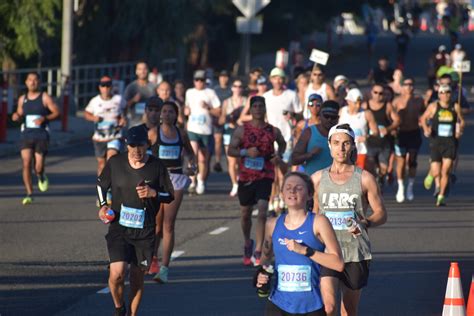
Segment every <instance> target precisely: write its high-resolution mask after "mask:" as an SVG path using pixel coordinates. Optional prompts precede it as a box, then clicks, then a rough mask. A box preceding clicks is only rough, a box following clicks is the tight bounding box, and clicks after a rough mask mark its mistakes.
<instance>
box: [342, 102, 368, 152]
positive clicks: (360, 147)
mask: <svg viewBox="0 0 474 316" xmlns="http://www.w3.org/2000/svg"><path fill="white" fill-rule="evenodd" d="M342 123H346V124H349V125H350V126H351V128H352V129H353V130H354V134H355V136H356V147H357V153H358V154H362V155H365V154H367V145H366V144H365V141H364V142H358V141H357V137H358V136H367V130H368V126H367V120H366V118H365V111H364V110H360V111H359V112H357V113H356V114H349V108H348V107H347V106H345V107H343V108H342V109H341V113H340V115H339V124H342Z"/></svg>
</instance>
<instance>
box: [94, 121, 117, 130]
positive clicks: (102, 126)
mask: <svg viewBox="0 0 474 316" xmlns="http://www.w3.org/2000/svg"><path fill="white" fill-rule="evenodd" d="M114 127H115V122H114V121H102V122H98V123H97V129H99V130H101V131H106V130H109V129H112V128H114Z"/></svg>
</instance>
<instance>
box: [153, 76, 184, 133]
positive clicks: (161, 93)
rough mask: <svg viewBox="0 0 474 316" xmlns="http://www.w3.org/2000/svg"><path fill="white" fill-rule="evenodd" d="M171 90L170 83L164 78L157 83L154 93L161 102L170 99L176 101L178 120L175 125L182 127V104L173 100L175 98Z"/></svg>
mask: <svg viewBox="0 0 474 316" xmlns="http://www.w3.org/2000/svg"><path fill="white" fill-rule="evenodd" d="M171 90H172V87H171V84H170V83H169V82H168V81H166V80H164V81H162V82H161V83H160V84H159V85H158V87H156V94H157V95H158V97H159V98H160V99H161V100H162V101H163V102H167V101H172V102H175V103H176V105H177V106H178V110H179V115H178V122H177V123H176V125H177V126H178V127H180V126H181V127H182V126H184V121H185V119H184V112H183V108H184V106H182V105H181V103H180V102H177V101H176V100H175V98H174V97H173V96H172V94H171Z"/></svg>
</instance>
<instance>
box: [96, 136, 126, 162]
mask: <svg viewBox="0 0 474 316" xmlns="http://www.w3.org/2000/svg"><path fill="white" fill-rule="evenodd" d="M93 143H94V154H95V156H96V157H97V158H105V157H106V156H107V150H115V151H117V152H120V150H121V149H122V141H121V140H120V139H114V140H111V141H108V142H96V141H93Z"/></svg>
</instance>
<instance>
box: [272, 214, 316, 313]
mask: <svg viewBox="0 0 474 316" xmlns="http://www.w3.org/2000/svg"><path fill="white" fill-rule="evenodd" d="M314 216H315V215H314V213H311V212H308V214H307V216H306V220H305V221H304V223H303V225H301V226H300V227H299V228H297V229H295V230H289V229H288V228H286V227H285V224H284V223H285V218H286V214H283V215H282V216H280V217H279V218H278V220H277V223H276V226H275V230H274V231H273V235H272V241H273V252H274V253H275V276H276V278H275V279H276V282H274V284H273V289H272V293H271V295H270V298H269V299H270V300H271V301H272V302H273V304H275V305H277V306H278V307H279V308H281V309H283V310H284V311H286V312H288V313H292V314H305V313H309V312H312V311H315V310H318V309H321V308H322V307H323V302H322V298H321V292H320V290H319V269H320V266H319V264H317V263H316V262H314V261H313V260H311V259H309V258H307V257H305V256H304V255H300V254H297V253H295V252H292V251H289V250H288V249H287V248H286V245H285V243H284V239H285V238H288V239H294V240H296V241H297V242H299V243H303V244H305V245H306V246H308V247H311V248H313V249H314V250H316V251H320V252H323V251H324V248H325V247H324V245H323V244H322V243H321V242H320V241H319V240H318V239H317V238H316V237H315V236H314V232H313V222H314Z"/></svg>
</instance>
